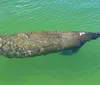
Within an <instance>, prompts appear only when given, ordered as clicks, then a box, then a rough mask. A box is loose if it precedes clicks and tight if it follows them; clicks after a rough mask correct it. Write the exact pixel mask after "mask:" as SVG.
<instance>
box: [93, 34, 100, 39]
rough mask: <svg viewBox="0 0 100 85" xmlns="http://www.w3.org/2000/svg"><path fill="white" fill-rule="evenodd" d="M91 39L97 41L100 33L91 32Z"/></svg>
mask: <svg viewBox="0 0 100 85" xmlns="http://www.w3.org/2000/svg"><path fill="white" fill-rule="evenodd" d="M92 34H93V35H92V39H97V38H99V37H100V32H93V33H92Z"/></svg>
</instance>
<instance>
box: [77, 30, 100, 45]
mask: <svg viewBox="0 0 100 85" xmlns="http://www.w3.org/2000/svg"><path fill="white" fill-rule="evenodd" d="M99 37H100V32H79V37H78V38H79V40H80V41H81V42H82V43H83V44H84V43H85V42H87V41H89V40H94V39H97V38H99Z"/></svg>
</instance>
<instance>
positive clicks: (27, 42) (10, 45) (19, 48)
mask: <svg viewBox="0 0 100 85" xmlns="http://www.w3.org/2000/svg"><path fill="white" fill-rule="evenodd" d="M59 38H60V36H59V35H58V34H57V32H29V33H19V34H14V35H6V36H4V37H3V38H2V46H1V53H2V54H3V55H5V56H8V57H31V56H35V55H40V54H44V53H48V52H53V51H57V50H59V49H60V48H59V45H60V43H59Z"/></svg>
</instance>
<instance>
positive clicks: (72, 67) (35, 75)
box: [0, 0, 100, 85]
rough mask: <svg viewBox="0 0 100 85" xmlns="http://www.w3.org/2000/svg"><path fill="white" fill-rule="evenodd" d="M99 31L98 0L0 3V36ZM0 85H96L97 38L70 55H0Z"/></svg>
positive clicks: (99, 65)
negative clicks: (17, 57) (11, 56)
mask: <svg viewBox="0 0 100 85" xmlns="http://www.w3.org/2000/svg"><path fill="white" fill-rule="evenodd" d="M42 30H60V31H93V32H95V31H96V32H97V31H100V0H0V34H12V33H17V32H26V31H42ZM0 85H100V39H97V40H95V41H90V42H88V43H86V44H85V45H84V46H83V47H82V48H81V49H80V50H79V51H78V52H77V53H75V54H73V55H62V54H61V53H51V54H48V55H42V56H38V57H34V58H26V59H8V58H6V57H4V56H0Z"/></svg>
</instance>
